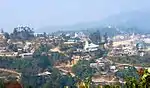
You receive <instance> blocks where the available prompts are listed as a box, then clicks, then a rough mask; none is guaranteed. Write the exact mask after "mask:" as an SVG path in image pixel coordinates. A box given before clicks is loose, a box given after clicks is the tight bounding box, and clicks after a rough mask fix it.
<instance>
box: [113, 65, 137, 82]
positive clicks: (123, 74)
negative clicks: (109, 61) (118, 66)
mask: <svg viewBox="0 0 150 88" xmlns="http://www.w3.org/2000/svg"><path fill="white" fill-rule="evenodd" d="M116 76H117V77H119V78H122V79H126V78H135V79H136V80H138V79H139V75H138V72H137V70H136V68H135V67H128V68H127V69H122V70H119V71H118V72H116Z"/></svg>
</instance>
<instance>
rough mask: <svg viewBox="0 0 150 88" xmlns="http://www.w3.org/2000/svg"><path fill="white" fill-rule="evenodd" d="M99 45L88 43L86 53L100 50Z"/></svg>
mask: <svg viewBox="0 0 150 88" xmlns="http://www.w3.org/2000/svg"><path fill="white" fill-rule="evenodd" d="M98 47H99V45H96V44H93V43H90V44H89V42H88V41H86V42H85V46H84V50H85V51H96V50H98Z"/></svg>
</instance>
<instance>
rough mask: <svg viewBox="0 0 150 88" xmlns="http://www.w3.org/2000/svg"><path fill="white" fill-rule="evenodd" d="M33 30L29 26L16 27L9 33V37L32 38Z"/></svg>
mask: <svg viewBox="0 0 150 88" xmlns="http://www.w3.org/2000/svg"><path fill="white" fill-rule="evenodd" d="M33 33H34V31H33V30H32V28H30V27H16V28H14V30H13V33H11V34H10V38H11V39H21V40H29V39H32V38H34V34H33Z"/></svg>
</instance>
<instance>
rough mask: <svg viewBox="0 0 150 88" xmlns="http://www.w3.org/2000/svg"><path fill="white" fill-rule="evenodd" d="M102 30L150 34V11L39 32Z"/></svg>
mask: <svg viewBox="0 0 150 88" xmlns="http://www.w3.org/2000/svg"><path fill="white" fill-rule="evenodd" d="M87 29H89V30H90V29H100V30H101V32H112V31H113V32H114V31H115V32H117V33H121V32H136V33H150V11H133V12H128V13H120V14H117V15H113V16H110V17H108V18H107V19H104V20H101V21H97V22H88V23H80V24H76V25H72V26H53V27H44V28H41V29H39V30H38V31H37V32H49V33H50V32H54V31H58V30H66V31H68V30H75V31H76V30H87Z"/></svg>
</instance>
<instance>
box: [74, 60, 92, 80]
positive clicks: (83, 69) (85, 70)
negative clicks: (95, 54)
mask: <svg viewBox="0 0 150 88" xmlns="http://www.w3.org/2000/svg"><path fill="white" fill-rule="evenodd" d="M72 71H73V73H75V75H76V76H77V77H78V78H80V79H83V80H84V79H86V78H87V77H91V76H92V75H93V74H94V72H95V70H94V69H92V68H91V67H90V62H89V61H87V60H80V61H78V63H77V64H76V65H74V66H73V67H72Z"/></svg>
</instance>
